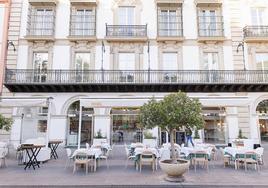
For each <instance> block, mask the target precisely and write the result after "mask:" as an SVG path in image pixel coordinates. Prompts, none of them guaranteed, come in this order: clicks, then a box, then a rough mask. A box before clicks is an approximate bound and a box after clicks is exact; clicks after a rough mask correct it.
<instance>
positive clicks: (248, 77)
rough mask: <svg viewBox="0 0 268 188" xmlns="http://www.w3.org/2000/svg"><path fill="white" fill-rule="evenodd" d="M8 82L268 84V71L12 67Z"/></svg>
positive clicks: (6, 79) (8, 73)
mask: <svg viewBox="0 0 268 188" xmlns="http://www.w3.org/2000/svg"><path fill="white" fill-rule="evenodd" d="M5 84H22V85H23V84H41V85H42V84H55V85H61V84H63V85H64V84H88V85H90V84H119V85H120V84H268V70H267V71H266V70H265V71H259V70H246V71H244V70H211V71H207V70H178V71H166V70H150V71H148V70H135V71H120V70H104V71H100V70H85V71H78V70H46V71H43V72H40V71H35V70H29V69H27V70H23V69H8V70H6V76H5Z"/></svg>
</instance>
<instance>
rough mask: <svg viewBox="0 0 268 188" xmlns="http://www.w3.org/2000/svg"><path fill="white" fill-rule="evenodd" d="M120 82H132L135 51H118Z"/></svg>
mask: <svg viewBox="0 0 268 188" xmlns="http://www.w3.org/2000/svg"><path fill="white" fill-rule="evenodd" d="M119 70H120V75H119V80H120V82H134V70H135V53H119Z"/></svg>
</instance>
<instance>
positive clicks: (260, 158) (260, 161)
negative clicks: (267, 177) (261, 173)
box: [255, 147, 264, 165]
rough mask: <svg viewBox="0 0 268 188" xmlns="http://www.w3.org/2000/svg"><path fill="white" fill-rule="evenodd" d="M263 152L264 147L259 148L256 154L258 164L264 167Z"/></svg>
mask: <svg viewBox="0 0 268 188" xmlns="http://www.w3.org/2000/svg"><path fill="white" fill-rule="evenodd" d="M263 152H264V148H263V147H259V148H256V149H255V153H257V157H258V162H259V164H261V165H263Z"/></svg>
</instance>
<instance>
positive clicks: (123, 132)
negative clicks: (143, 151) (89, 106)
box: [112, 108, 142, 144]
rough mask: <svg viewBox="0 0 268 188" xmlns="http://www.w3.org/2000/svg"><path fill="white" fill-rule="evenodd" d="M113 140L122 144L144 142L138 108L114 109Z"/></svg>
mask: <svg viewBox="0 0 268 188" xmlns="http://www.w3.org/2000/svg"><path fill="white" fill-rule="evenodd" d="M112 142H113V143H121V144H123V143H127V144H130V143H132V142H142V131H141V129H140V128H139V121H138V109H134V108H128V109H112Z"/></svg>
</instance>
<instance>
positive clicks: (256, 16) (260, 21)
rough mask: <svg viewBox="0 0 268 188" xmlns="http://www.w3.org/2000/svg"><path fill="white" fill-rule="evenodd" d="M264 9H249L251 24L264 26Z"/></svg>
mask: <svg viewBox="0 0 268 188" xmlns="http://www.w3.org/2000/svg"><path fill="white" fill-rule="evenodd" d="M264 18H265V8H260V7H258V8H251V24H252V25H255V26H261V25H265V21H264Z"/></svg>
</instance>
